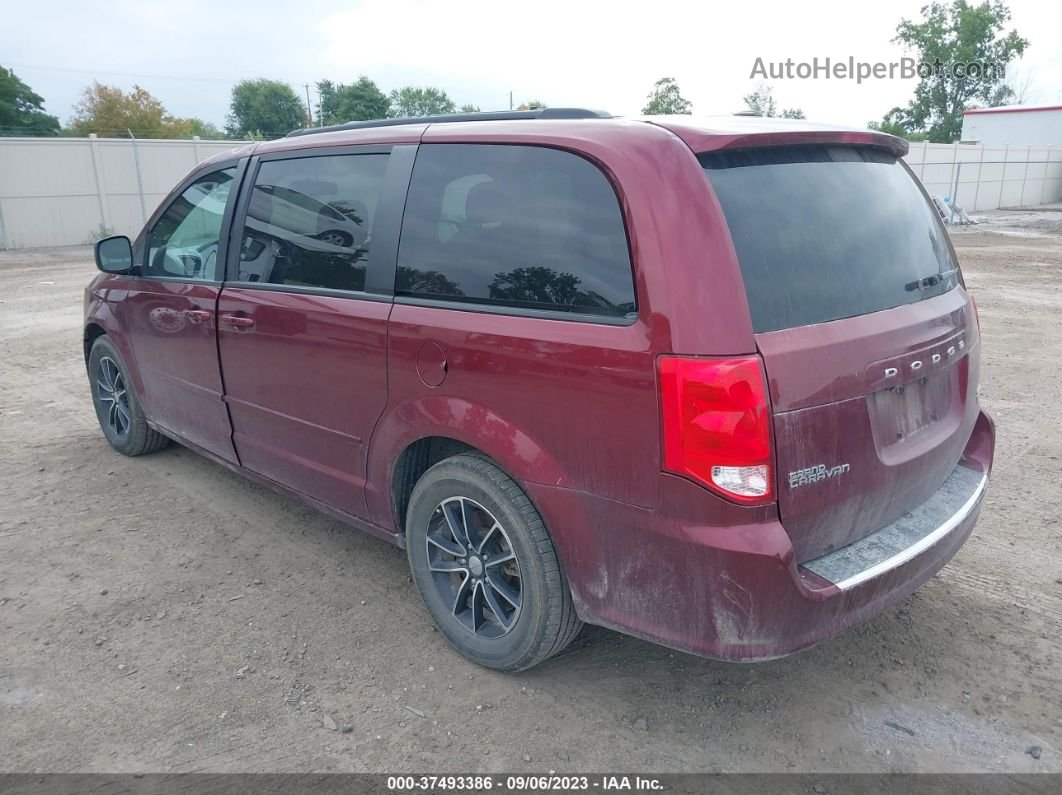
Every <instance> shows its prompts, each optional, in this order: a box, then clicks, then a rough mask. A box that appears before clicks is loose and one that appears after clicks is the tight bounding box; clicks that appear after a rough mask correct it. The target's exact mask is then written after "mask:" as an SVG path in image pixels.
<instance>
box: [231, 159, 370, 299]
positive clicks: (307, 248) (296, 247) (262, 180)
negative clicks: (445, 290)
mask: <svg viewBox="0 0 1062 795" xmlns="http://www.w3.org/2000/svg"><path fill="white" fill-rule="evenodd" d="M386 168H387V155H336V156H329V157H305V158H297V159H293V160H269V161H266V162H264V163H262V165H261V166H260V167H259V169H258V175H257V176H256V177H255V181H254V187H252V188H251V197H250V200H249V202H248V205H247V220H246V222H245V225H244V229H243V237H242V242H241V245H240V267H239V272H238V277H237V278H238V279H239V281H242V282H261V283H266V284H286V285H296V286H300V287H324V288H328V289H333V290H355V291H356V290H363V289H365V265H366V261H367V259H368V255H369V247H370V246H371V244H372V219H373V217H374V216H375V215H376V202H377V199H378V197H379V195H380V188H381V186H382V185H383V179H384V170H385V169H386Z"/></svg>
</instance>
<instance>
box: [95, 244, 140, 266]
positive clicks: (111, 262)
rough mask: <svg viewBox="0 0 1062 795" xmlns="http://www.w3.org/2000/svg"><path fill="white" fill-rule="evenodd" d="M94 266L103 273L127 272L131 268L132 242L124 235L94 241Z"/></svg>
mask: <svg viewBox="0 0 1062 795" xmlns="http://www.w3.org/2000/svg"><path fill="white" fill-rule="evenodd" d="M96 267H97V268H99V269H100V270H101V271H103V272H104V273H128V272H129V271H131V270H132V269H133V244H132V243H130V242H129V238H127V237H126V236H125V235H114V236H113V237H105V238H103V240H97V241H96Z"/></svg>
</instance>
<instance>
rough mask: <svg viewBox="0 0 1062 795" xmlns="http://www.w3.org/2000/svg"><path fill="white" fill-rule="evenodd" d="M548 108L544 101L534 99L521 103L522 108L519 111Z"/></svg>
mask: <svg viewBox="0 0 1062 795" xmlns="http://www.w3.org/2000/svg"><path fill="white" fill-rule="evenodd" d="M548 107H549V105H547V104H546V103H545V102H543V101H542V100H540V99H533V100H531V101H530V102H523V103H521V104H520V106H519V107H518V108H517V110H542V109H543V108H548Z"/></svg>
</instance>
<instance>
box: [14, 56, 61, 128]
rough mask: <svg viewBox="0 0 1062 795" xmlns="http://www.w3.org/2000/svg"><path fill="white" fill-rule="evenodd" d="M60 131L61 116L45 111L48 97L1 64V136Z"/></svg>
mask: <svg viewBox="0 0 1062 795" xmlns="http://www.w3.org/2000/svg"><path fill="white" fill-rule="evenodd" d="M58 134H59V119H57V118H56V117H55V116H49V115H48V114H47V113H45V112H44V98H43V97H42V96H41V95H40V94H37V93H36V92H35V91H34V90H33V89H32V88H30V87H29V86H28V85H26V84H25V83H23V82H22V81H21V80H20V79H19V78H18V77H17V76H16V75H15V73H14V72H13V71H12V70H11V69H5V68H4V67H3V66H0V135H58Z"/></svg>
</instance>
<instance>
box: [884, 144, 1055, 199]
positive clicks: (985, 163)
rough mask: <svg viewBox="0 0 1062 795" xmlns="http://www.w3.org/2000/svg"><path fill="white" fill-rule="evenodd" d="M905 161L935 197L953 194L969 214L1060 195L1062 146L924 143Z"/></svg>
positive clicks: (915, 147) (912, 150) (918, 145)
mask: <svg viewBox="0 0 1062 795" xmlns="http://www.w3.org/2000/svg"><path fill="white" fill-rule="evenodd" d="M904 159H905V160H906V161H907V164H908V165H909V166H910V167H911V170H912V171H914V173H915V176H916V177H918V178H919V179H920V180H921V181H922V184H923V185H925V187H926V190H927V191H928V192H929V194H930V195H931V196H952V197H954V198H955V200H956V201H957V202H958V204H959V205H960V206H961V207H962V208H963V209H964V210H966V211H967V212H974V211H979V210H995V209H997V208H999V207H1029V206H1034V205H1037V204H1048V203H1051V202H1057V201H1059V200H1060V199H1062V146H971V145H969V144H931V143H926V142H921V143H912V144H911V150H910V152H908V154H907V157H905V158H904ZM956 180H957V181H958V183H957V184H958V187H957V189H956Z"/></svg>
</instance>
